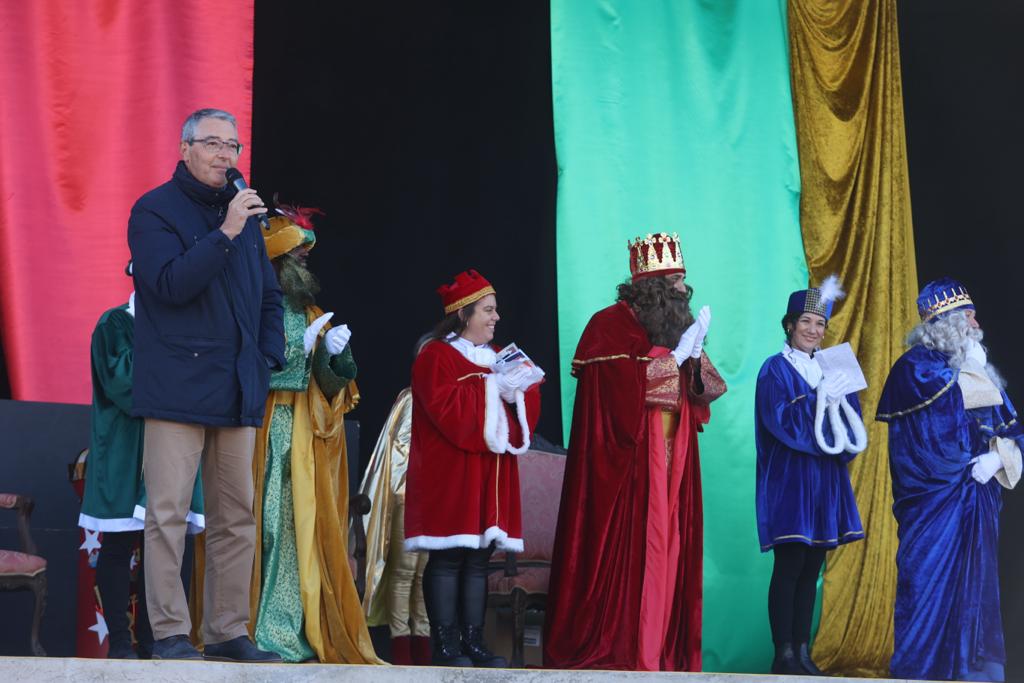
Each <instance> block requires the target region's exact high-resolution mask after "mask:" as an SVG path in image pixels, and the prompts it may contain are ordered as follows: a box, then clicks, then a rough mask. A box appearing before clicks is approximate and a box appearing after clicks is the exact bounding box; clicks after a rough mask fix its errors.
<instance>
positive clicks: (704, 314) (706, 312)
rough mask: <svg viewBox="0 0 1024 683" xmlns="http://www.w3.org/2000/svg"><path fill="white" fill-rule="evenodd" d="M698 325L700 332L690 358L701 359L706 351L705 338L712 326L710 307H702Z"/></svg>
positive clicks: (698, 316)
mask: <svg viewBox="0 0 1024 683" xmlns="http://www.w3.org/2000/svg"><path fill="white" fill-rule="evenodd" d="M697 324H698V325H700V332H699V333H698V334H697V341H695V342H694V344H693V351H692V352H691V353H690V358H700V354H701V352H702V351H703V350H704V338H705V337H706V336H708V327H710V326H711V307H710V306H702V307H701V309H700V312H699V313H698V314H697Z"/></svg>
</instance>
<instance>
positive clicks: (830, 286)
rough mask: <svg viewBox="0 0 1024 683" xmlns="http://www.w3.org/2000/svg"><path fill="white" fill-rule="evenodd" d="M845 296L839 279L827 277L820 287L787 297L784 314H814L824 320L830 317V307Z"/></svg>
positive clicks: (800, 290) (798, 291)
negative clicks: (787, 302) (787, 303)
mask: <svg viewBox="0 0 1024 683" xmlns="http://www.w3.org/2000/svg"><path fill="white" fill-rule="evenodd" d="M844 296H846V292H844V291H843V287H842V285H841V284H840V283H839V278H838V277H836V276H835V275H829V276H828V277H827V278H825V281H824V282H823V283H821V286H820V287H812V288H811V289H799V290H797V291H795V292H793V293H792V294H790V295H789V305H788V306H787V307H786V313H798V314H799V313H814V314H816V315H820V316H821V317H822V318H824V319H825V320H828V319H829V318H831V317H832V305H833V304H834V303H835V302H836V300H837V299H842V298H843V297H844Z"/></svg>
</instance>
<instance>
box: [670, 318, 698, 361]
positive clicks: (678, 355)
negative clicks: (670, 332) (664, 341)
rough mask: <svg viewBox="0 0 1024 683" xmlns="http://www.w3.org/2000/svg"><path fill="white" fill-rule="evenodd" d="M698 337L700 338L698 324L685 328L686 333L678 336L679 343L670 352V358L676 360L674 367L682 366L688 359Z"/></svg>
mask: <svg viewBox="0 0 1024 683" xmlns="http://www.w3.org/2000/svg"><path fill="white" fill-rule="evenodd" d="M698 336H700V323H698V322H694V323H693V324H692V325H690V326H689V327H687V328H686V331H685V332H683V333H682V334H681V335H680V336H679V343H678V344H676V348H674V349H672V351H671V354H672V357H673V358H675V359H676V365H682V364H683V363H684V362H685V361H686V359H687V358H689V357H690V354H691V353H693V346H694V344H696V343H697V337H698Z"/></svg>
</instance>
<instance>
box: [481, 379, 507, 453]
mask: <svg viewBox="0 0 1024 683" xmlns="http://www.w3.org/2000/svg"><path fill="white" fill-rule="evenodd" d="M502 427H504V429H502ZM502 432H504V433H502ZM484 443H486V444H487V448H489V449H490V451H491V452H492V453H498V454H501V453H504V452H505V449H506V448H508V418H507V417H506V416H505V406H504V405H503V404H502V400H501V397H500V396H499V395H498V376H497V375H496V374H493V373H492V374H489V375H487V376H485V377H484Z"/></svg>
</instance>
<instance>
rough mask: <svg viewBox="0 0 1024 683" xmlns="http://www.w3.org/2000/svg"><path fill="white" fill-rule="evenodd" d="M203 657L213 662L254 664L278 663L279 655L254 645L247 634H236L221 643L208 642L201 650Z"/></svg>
mask: <svg viewBox="0 0 1024 683" xmlns="http://www.w3.org/2000/svg"><path fill="white" fill-rule="evenodd" d="M203 659H206V660H212V661H215V662H252V663H254V664H276V663H280V661H281V656H280V655H278V654H277V653H276V652H267V651H266V650H261V649H259V648H258V647H256V645H255V644H253V642H252V641H251V640H249V636H238V637H237V638H232V639H231V640H225V641H224V642H223V643H210V644H209V645H207V646H206V648H205V649H204V650H203Z"/></svg>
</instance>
